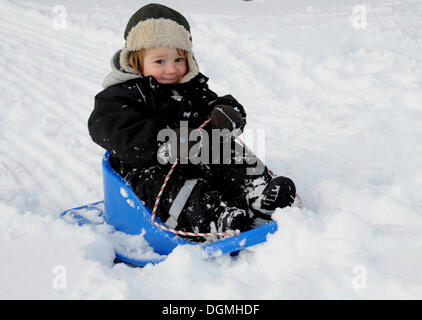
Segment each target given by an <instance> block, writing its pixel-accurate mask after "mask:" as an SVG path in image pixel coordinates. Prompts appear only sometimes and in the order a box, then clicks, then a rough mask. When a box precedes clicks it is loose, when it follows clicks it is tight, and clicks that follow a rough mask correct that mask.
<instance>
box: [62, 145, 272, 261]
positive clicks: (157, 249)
mask: <svg viewBox="0 0 422 320" xmlns="http://www.w3.org/2000/svg"><path fill="white" fill-rule="evenodd" d="M109 157H110V154H109V152H107V153H106V154H105V155H104V157H103V161H102V167H103V184H104V201H99V202H95V203H92V204H89V205H85V206H81V207H77V208H73V209H69V210H66V211H65V212H63V213H62V214H61V216H62V218H64V219H65V220H66V221H68V222H69V223H77V224H78V225H86V224H89V225H102V224H106V225H108V226H112V227H113V228H112V229H113V230H114V231H113V232H111V236H112V237H113V239H118V240H116V241H115V242H113V243H115V244H116V245H115V255H116V258H117V260H120V261H123V262H125V263H128V264H132V265H137V266H145V265H146V264H148V263H152V264H156V263H159V262H161V261H163V260H164V259H165V258H166V256H167V255H168V254H170V253H171V252H172V251H173V250H174V248H176V247H177V246H178V245H198V246H201V248H202V249H203V250H204V252H205V253H206V254H207V255H208V256H210V257H213V256H218V255H221V254H231V255H236V254H237V253H238V252H239V251H240V250H242V249H245V248H247V247H250V246H253V245H256V244H259V243H262V242H265V241H266V240H267V235H268V234H270V233H274V232H275V231H276V230H277V224H276V222H275V221H271V222H268V223H266V224H264V225H262V226H259V227H256V228H254V229H251V230H248V231H245V232H242V233H240V234H239V235H236V236H232V237H228V238H223V239H220V240H215V241H213V242H210V241H206V242H203V243H198V242H193V241H189V240H188V239H187V238H183V237H180V236H178V235H176V234H174V233H171V232H168V231H166V230H163V229H161V228H159V227H157V226H156V225H154V224H153V222H152V213H151V210H150V209H149V208H147V207H146V206H145V205H144V204H143V203H142V201H141V200H140V199H139V198H138V197H137V196H136V194H135V193H134V191H133V190H132V188H131V186H130V185H129V184H128V183H127V182H126V181H125V180H124V179H123V178H122V177H121V176H120V175H119V174H118V173H117V172H116V171H114V169H113V168H112V167H111V165H110V161H109ZM155 221H156V222H158V223H159V224H163V223H162V222H161V221H160V220H159V219H158V217H155ZM125 237H126V239H125ZM142 241H144V242H145V243H146V246H149V247H150V248H151V249H152V251H153V252H152V253H151V252H150V251H148V250H146V249H145V243H142ZM137 244H138V245H140V246H143V248H141V249H140V248H136V247H133V246H134V245H135V246H136V245H137Z"/></svg>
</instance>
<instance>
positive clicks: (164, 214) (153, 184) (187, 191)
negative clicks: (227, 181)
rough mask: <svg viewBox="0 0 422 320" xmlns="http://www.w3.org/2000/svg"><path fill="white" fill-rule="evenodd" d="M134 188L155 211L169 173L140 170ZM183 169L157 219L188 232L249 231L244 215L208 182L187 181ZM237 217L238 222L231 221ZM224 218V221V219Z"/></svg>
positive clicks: (176, 173)
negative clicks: (154, 207)
mask: <svg viewBox="0 0 422 320" xmlns="http://www.w3.org/2000/svg"><path fill="white" fill-rule="evenodd" d="M138 173H139V177H138V179H137V182H136V185H135V186H133V189H134V190H135V192H136V194H137V195H138V196H139V198H140V199H141V200H142V201H144V202H145V205H146V206H147V207H148V208H150V209H152V208H153V206H154V204H155V199H156V196H157V194H158V192H159V190H160V189H161V186H162V184H163V182H164V179H165V177H166V175H167V173H168V172H167V170H165V169H164V168H163V167H160V166H154V167H151V168H148V169H143V170H140V171H139V172H138ZM186 176H187V175H186V174H185V172H184V168H183V167H182V166H179V167H176V168H175V170H174V172H173V174H172V176H171V178H170V179H169V181H168V183H167V185H166V188H165V189H164V192H163V194H162V196H161V199H160V204H159V206H158V210H157V217H158V218H159V219H160V220H161V221H162V222H163V223H164V224H166V225H167V226H168V227H170V228H173V229H177V230H182V231H188V232H192V231H194V232H211V231H213V232H215V231H218V232H221V231H226V230H228V229H232V230H234V229H239V230H241V231H243V230H245V229H247V228H248V227H249V222H250V221H249V218H248V215H247V214H246V212H245V211H243V210H239V209H237V208H232V207H229V206H228V205H227V203H226V202H225V201H224V199H223V196H222V193H221V192H220V191H217V190H216V189H213V187H212V184H211V183H210V182H209V181H208V180H207V179H206V178H198V179H187V178H186ZM234 216H236V217H237V218H236V219H232V218H233V217H234ZM223 217H224V219H222V218H223Z"/></svg>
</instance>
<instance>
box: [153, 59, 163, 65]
mask: <svg viewBox="0 0 422 320" xmlns="http://www.w3.org/2000/svg"><path fill="white" fill-rule="evenodd" d="M155 63H157V64H164V63H165V61H164V59H159V60H156V61H155Z"/></svg>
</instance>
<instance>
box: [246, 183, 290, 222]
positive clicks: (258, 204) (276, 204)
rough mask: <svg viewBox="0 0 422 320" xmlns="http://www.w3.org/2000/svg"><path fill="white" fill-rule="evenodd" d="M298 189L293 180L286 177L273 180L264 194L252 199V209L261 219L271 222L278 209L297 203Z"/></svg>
mask: <svg viewBox="0 0 422 320" xmlns="http://www.w3.org/2000/svg"><path fill="white" fill-rule="evenodd" d="M295 196H296V187H295V184H294V183H293V181H292V180H290V179H289V178H286V177H275V178H273V179H272V180H271V181H270V182H269V183H268V184H267V186H266V187H265V189H264V190H263V191H262V194H261V195H259V196H258V197H256V198H255V199H251V200H252V201H251V205H250V208H251V210H252V212H253V213H254V214H255V215H256V216H257V217H259V218H262V219H266V220H271V214H272V213H273V212H274V210H275V209H276V208H284V207H287V206H291V205H292V204H293V202H294V201H295Z"/></svg>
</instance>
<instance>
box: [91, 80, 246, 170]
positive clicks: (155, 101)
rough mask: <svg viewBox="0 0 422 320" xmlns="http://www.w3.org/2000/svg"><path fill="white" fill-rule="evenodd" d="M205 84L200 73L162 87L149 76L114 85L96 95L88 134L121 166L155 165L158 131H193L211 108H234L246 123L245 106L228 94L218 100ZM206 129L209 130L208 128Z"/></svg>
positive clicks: (209, 126)
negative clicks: (185, 126)
mask: <svg viewBox="0 0 422 320" xmlns="http://www.w3.org/2000/svg"><path fill="white" fill-rule="evenodd" d="M207 81H208V78H207V77H205V76H204V75H202V74H201V73H199V74H198V75H197V76H195V77H194V78H193V79H191V80H190V81H188V82H186V83H177V84H160V83H158V82H157V81H156V80H155V79H154V78H153V77H151V76H149V77H143V78H136V79H131V80H128V81H125V82H123V83H119V84H115V85H112V86H110V87H108V88H106V89H104V90H103V91H101V92H100V93H98V94H97V95H96V97H95V107H94V110H93V112H92V114H91V116H90V117H89V120H88V129H89V133H90V135H91V137H92V139H93V141H94V142H95V143H97V144H98V145H100V146H102V147H103V148H105V149H106V150H108V151H110V153H111V154H112V157H114V158H115V159H116V160H120V162H121V163H123V164H124V165H125V166H127V167H130V168H143V167H150V166H153V165H157V164H159V162H158V160H157V150H158V148H159V146H160V143H159V142H158V141H157V134H158V132H159V131H160V130H161V129H164V128H170V129H175V128H178V127H180V121H188V126H189V127H191V128H197V127H199V126H200V125H201V124H202V123H203V122H204V121H205V120H207V119H208V118H209V117H210V113H211V110H212V109H213V107H214V106H215V105H218V104H226V105H230V106H232V107H233V108H235V110H236V111H238V112H240V113H241V114H242V118H243V119H244V120H245V122H244V123H246V113H245V110H244V108H243V106H242V105H240V104H239V103H238V102H237V101H236V99H235V98H233V97H232V96H231V95H226V96H222V97H218V96H217V94H216V93H215V92H213V91H211V90H210V89H209V88H208V84H207ZM243 127H244V125H243ZM243 127H242V128H241V129H242V130H243ZM204 129H206V130H207V131H209V132H210V131H211V124H210V123H209V124H207V126H205V127H204ZM210 137H211V135H210Z"/></svg>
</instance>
